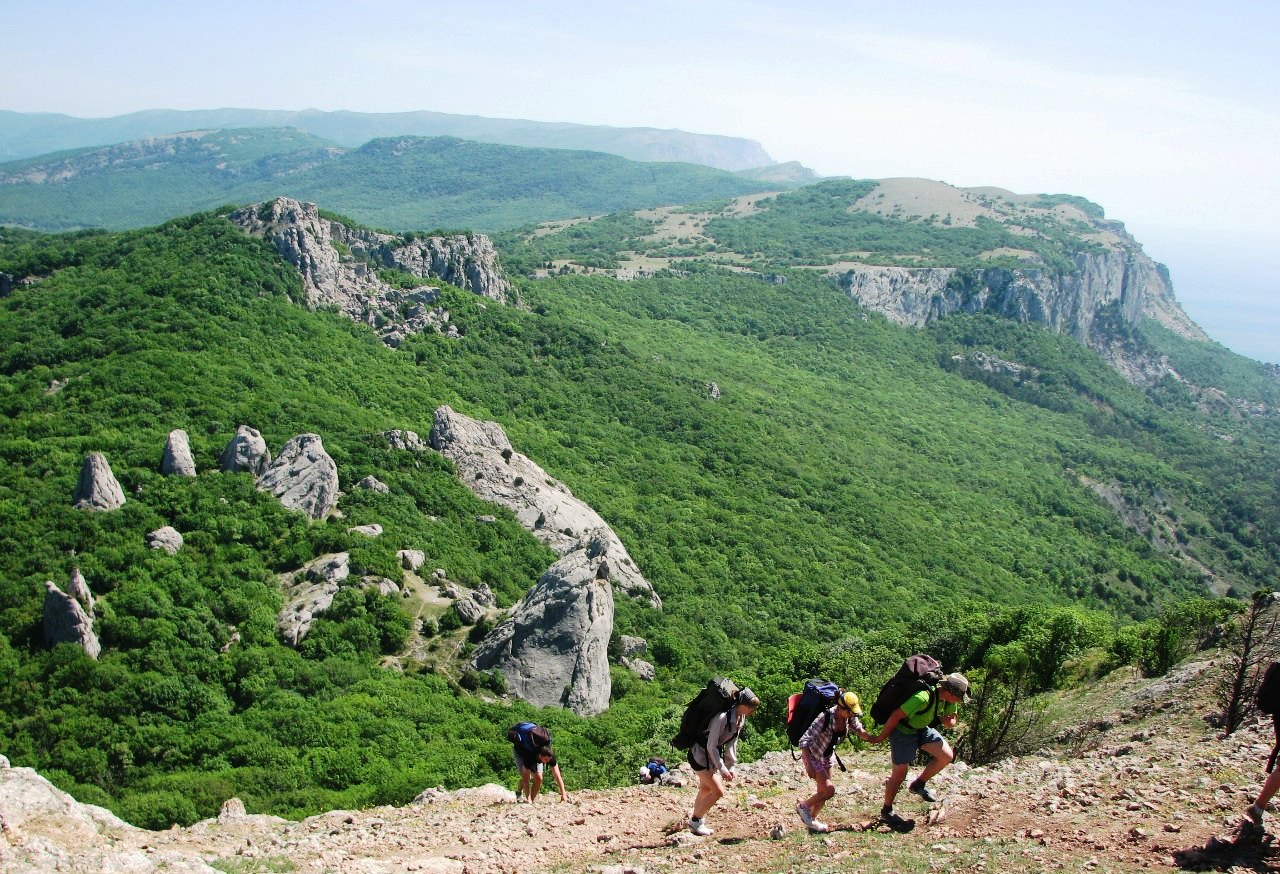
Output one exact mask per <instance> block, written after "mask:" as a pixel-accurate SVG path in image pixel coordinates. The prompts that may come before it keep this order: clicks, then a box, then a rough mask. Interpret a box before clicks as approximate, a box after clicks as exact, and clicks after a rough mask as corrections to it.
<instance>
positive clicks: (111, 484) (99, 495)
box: [74, 452, 124, 511]
mask: <svg viewBox="0 0 1280 874" xmlns="http://www.w3.org/2000/svg"><path fill="white" fill-rule="evenodd" d="M74 501H75V503H74V506H75V508H76V509H77V510H92V511H99V510H118V509H119V508H121V507H123V506H124V489H122V488H120V483H119V481H118V480H116V477H115V474H114V473H112V472H111V465H110V464H108V463H107V457H106V456H105V455H103V454H102V453H101V452H90V453H89V454H88V455H86V456H85V457H84V464H83V465H82V466H81V467H80V479H79V481H78V482H77V483H76V494H75V498H74Z"/></svg>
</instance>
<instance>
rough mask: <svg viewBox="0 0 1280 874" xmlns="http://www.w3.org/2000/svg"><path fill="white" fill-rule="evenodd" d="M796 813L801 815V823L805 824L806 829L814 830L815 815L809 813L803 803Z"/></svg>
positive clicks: (798, 805) (797, 807) (799, 805)
mask: <svg viewBox="0 0 1280 874" xmlns="http://www.w3.org/2000/svg"><path fill="white" fill-rule="evenodd" d="M796 813H798V814H800V821H801V822H802V823H804V825H805V828H807V829H810V830H812V829H813V814H812V813H810V812H809V808H807V807H805V806H804V802H803V801H801V802H800V803H799V804H797V805H796Z"/></svg>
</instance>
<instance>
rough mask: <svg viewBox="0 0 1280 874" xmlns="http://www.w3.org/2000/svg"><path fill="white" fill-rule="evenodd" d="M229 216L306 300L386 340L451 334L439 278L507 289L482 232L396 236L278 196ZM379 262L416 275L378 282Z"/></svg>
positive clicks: (477, 288) (501, 297) (505, 294)
mask: <svg viewBox="0 0 1280 874" xmlns="http://www.w3.org/2000/svg"><path fill="white" fill-rule="evenodd" d="M230 219H231V221H232V222H234V223H235V224H236V225H238V226H239V227H240V228H241V229H243V230H244V231H245V233H247V234H249V235H251V236H254V237H260V238H262V239H265V240H266V241H267V242H269V243H270V244H271V245H273V246H274V247H275V249H276V251H277V252H279V253H280V255H281V256H282V257H283V258H284V259H285V260H286V261H288V262H289V263H290V264H292V265H294V266H295V267H296V268H297V269H298V271H299V273H301V274H302V284H303V290H304V293H305V295H306V301H307V305H308V306H309V307H311V308H313V309H316V308H319V307H325V306H332V307H336V308H337V310H338V311H339V312H341V313H342V314H343V315H345V316H347V317H348V318H351V319H353V320H354V321H357V322H361V323H363V324H367V325H369V326H370V327H372V328H373V329H374V331H376V332H377V334H378V336H379V337H381V338H382V340H383V342H385V343H386V344H387V345H389V346H393V347H394V346H399V345H400V343H402V342H403V341H404V339H405V337H407V336H409V335H410V334H416V333H421V332H423V331H429V330H433V331H439V332H441V333H450V334H456V333H457V329H456V327H454V326H452V325H450V324H449V313H448V311H447V310H445V309H444V308H442V307H439V306H436V302H437V301H438V300H439V297H440V293H439V290H438V289H437V288H436V287H435V286H434V285H432V284H431V283H430V282H428V281H426V280H439V281H443V282H447V283H449V284H450V285H455V286H457V287H459V288H461V289H464V290H465V291H470V292H472V293H474V294H477V295H479V296H480V297H484V298H488V299H490V300H495V301H499V302H506V301H508V300H511V299H513V294H514V292H513V289H512V287H511V285H510V283H508V282H507V280H506V279H505V278H504V277H503V275H502V272H501V270H500V269H499V267H498V256H497V252H496V251H495V250H494V248H493V244H492V243H491V242H490V241H489V238H488V237H486V236H484V235H482V234H453V235H450V236H426V237H416V236H396V235H392V234H383V233H379V232H377V231H371V230H366V229H362V228H351V227H348V226H347V225H345V224H343V223H342V222H338V221H334V220H332V219H327V218H322V217H321V215H320V210H319V209H318V208H317V207H316V205H315V204H314V203H300V202H298V201H296V200H291V199H289V198H286V197H280V198H276V199H275V200H270V201H267V202H265V203H259V204H254V205H251V206H246V207H244V208H243V209H239V210H236V211H235V212H233V213H231V215H230ZM379 268H394V269H396V270H400V271H403V272H405V273H409V274H412V275H413V276H416V277H419V278H421V279H422V280H424V281H423V283H422V285H421V286H419V287H417V288H411V289H401V288H396V287H393V286H392V285H390V284H388V283H387V282H384V281H383V280H382V279H381V278H379V276H378V272H377V271H378V269H379Z"/></svg>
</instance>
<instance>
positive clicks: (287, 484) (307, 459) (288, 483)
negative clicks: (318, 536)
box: [258, 434, 338, 519]
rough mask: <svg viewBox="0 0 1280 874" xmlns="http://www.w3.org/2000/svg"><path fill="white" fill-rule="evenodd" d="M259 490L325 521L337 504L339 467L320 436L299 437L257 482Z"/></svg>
mask: <svg viewBox="0 0 1280 874" xmlns="http://www.w3.org/2000/svg"><path fill="white" fill-rule="evenodd" d="M258 488H260V489H262V490H263V491H266V492H270V493H271V494H273V495H275V496H276V497H277V498H279V499H280V503H281V504H284V505H285V506H286V507H288V508H289V509H290V510H298V511H300V512H303V513H306V514H307V515H308V516H310V517H311V518H312V519H323V518H324V517H325V516H327V515H329V511H330V510H332V509H333V508H334V505H335V504H337V503H338V465H336V464H334V461H333V459H332V458H330V457H329V453H327V452H325V451H324V443H323V442H322V441H321V439H320V435H319V434H299V435H298V436H297V437H294V438H293V439H292V440H290V441H289V442H288V443H286V444H285V445H284V448H283V449H281V450H280V455H279V457H278V458H276V460H275V461H273V462H272V463H271V466H270V467H268V468H267V470H266V472H265V473H263V474H262V477H261V478H260V479H259V480H258Z"/></svg>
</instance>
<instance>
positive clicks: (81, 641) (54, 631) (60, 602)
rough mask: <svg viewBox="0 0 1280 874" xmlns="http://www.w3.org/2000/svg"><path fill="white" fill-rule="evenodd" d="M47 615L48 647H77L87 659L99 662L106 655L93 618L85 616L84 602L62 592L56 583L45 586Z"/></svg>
mask: <svg viewBox="0 0 1280 874" xmlns="http://www.w3.org/2000/svg"><path fill="white" fill-rule="evenodd" d="M44 589H45V595H44V611H43V622H42V627H43V631H44V641H45V643H46V644H47V645H48V646H56V645H57V644H59V643H74V644H75V645H76V646H78V647H80V648H81V649H83V650H84V653H85V655H87V656H88V657H89V658H91V659H96V658H97V657H98V656H99V655H100V654H101V653H102V644H101V643H99V642H98V635H96V634H94V633H93V617H92V616H90V615H89V614H88V613H86V612H85V609H84V608H83V607H81V606H80V602H79V601H77V600H76V599H75V598H73V597H72V596H71V595H68V594H67V593H66V592H64V591H62V590H61V589H59V588H58V586H57V584H56V583H54V582H53V580H46V581H45V584H44Z"/></svg>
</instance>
